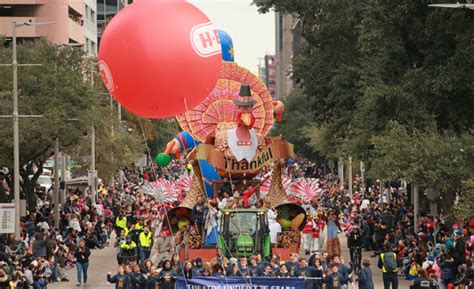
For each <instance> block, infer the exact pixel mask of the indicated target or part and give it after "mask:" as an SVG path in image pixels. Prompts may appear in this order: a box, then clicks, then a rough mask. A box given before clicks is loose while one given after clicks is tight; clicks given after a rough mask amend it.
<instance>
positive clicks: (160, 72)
mask: <svg viewBox="0 0 474 289" xmlns="http://www.w3.org/2000/svg"><path fill="white" fill-rule="evenodd" d="M137 31H139V32H140V33H137ZM158 48H159V49H158ZM131 55H133V57H130V56H131ZM98 67H99V70H100V74H101V77H102V80H103V82H104V85H105V87H106V88H107V90H108V91H109V93H110V94H111V95H112V96H113V97H114V98H115V99H116V100H117V101H118V102H119V103H120V104H122V106H124V107H125V108H126V109H127V110H128V111H130V112H132V113H134V114H136V115H138V116H141V117H148V118H166V117H171V116H175V117H176V120H177V122H178V123H179V125H180V126H181V128H182V130H183V131H182V132H180V133H179V134H178V135H177V136H176V138H175V139H173V140H171V141H170V142H169V143H168V145H167V147H166V150H165V153H164V154H161V155H159V156H158V157H157V161H158V162H159V163H160V164H161V165H162V166H165V165H166V163H167V162H169V155H173V154H174V155H176V156H177V157H180V158H183V159H185V160H187V161H188V162H189V163H191V164H192V167H193V178H192V180H191V181H190V186H189V190H187V191H186V196H185V198H184V199H182V200H181V201H180V203H179V205H178V206H176V207H173V208H171V209H170V210H169V211H168V213H167V214H166V218H165V220H164V222H163V225H164V226H165V227H167V229H168V231H170V232H172V233H174V234H176V235H177V236H176V237H177V238H176V239H178V240H179V239H180V238H181V241H183V242H184V244H185V247H186V248H187V250H182V251H183V252H184V251H187V255H186V256H183V257H186V258H194V257H197V256H199V257H201V258H202V259H204V260H209V259H210V258H211V257H214V256H215V253H216V251H215V248H216V247H220V248H221V249H223V252H225V254H226V255H228V256H230V255H241V254H242V251H241V250H242V249H243V254H244V255H246V256H247V254H256V253H260V254H262V257H268V256H269V255H271V254H276V253H279V254H280V255H281V256H282V257H283V258H285V257H287V255H288V253H289V252H290V251H296V250H297V248H298V243H299V236H300V234H299V230H301V229H302V227H303V226H304V225H305V220H306V214H305V210H304V209H303V208H302V207H301V206H300V205H299V204H298V202H295V201H293V200H292V199H291V198H289V197H288V194H287V189H288V186H286V185H285V184H284V182H283V181H282V178H283V177H282V168H283V167H284V161H285V160H286V159H288V158H292V157H294V153H293V146H292V145H291V144H289V143H287V142H286V141H285V140H283V139H282V138H281V137H270V136H269V132H270V130H271V129H272V127H273V124H274V121H275V118H277V119H281V114H282V112H283V109H284V106H283V104H282V102H278V101H273V100H272V97H271V95H270V94H269V92H268V90H267V87H266V86H265V84H264V83H263V82H262V81H261V80H260V79H259V78H258V77H257V76H256V75H255V74H253V73H251V72H250V71H249V70H247V69H245V68H243V67H241V66H239V65H238V64H236V63H235V62H233V46H232V40H231V39H230V37H229V36H228V35H227V34H226V33H224V32H223V31H219V30H215V29H214V27H213V25H212V23H211V22H210V20H209V19H208V18H207V16H206V15H204V14H203V13H202V12H201V11H200V10H199V9H197V8H196V7H195V6H193V5H192V4H190V3H188V2H186V1H137V2H136V3H133V4H131V5H129V6H127V7H126V9H123V10H122V11H121V12H120V13H119V14H118V15H117V16H116V17H114V19H112V21H111V22H110V23H109V24H108V25H107V28H106V29H105V31H104V33H103V35H102V39H101V45H100V48H99V63H98ZM160 164H159V165H160ZM262 175H263V176H266V177H263V176H262ZM226 182H230V184H231V188H232V192H231V196H232V197H231V198H229V199H233V201H232V202H230V204H229V207H225V208H224V209H223V217H221V221H220V226H219V223H218V222H217V220H214V222H211V223H212V224H211V226H208V227H207V228H206V232H205V234H204V232H193V230H192V229H190V228H193V227H194V225H195V220H194V219H193V217H192V213H191V211H192V209H193V208H194V207H195V205H196V204H197V203H198V202H199V201H200V200H201V199H204V200H209V199H213V198H214V199H217V197H221V198H222V196H219V192H220V189H221V187H222V186H223V185H224V184H225V183H226ZM264 186H266V188H265V191H264V192H263V194H260V188H261V187H264ZM162 187H163V186H160V185H156V187H149V188H148V189H149V190H157V191H160V190H162ZM178 199H179V198H178ZM172 200H174V198H172ZM209 204H211V206H212V207H217V204H216V201H215V200H214V201H211V202H209ZM262 204H263V205H262ZM257 205H258V207H259V208H258V209H253V207H257ZM216 210H217V209H216ZM269 210H275V211H276V212H277V216H276V219H277V221H278V222H279V223H280V224H281V227H282V228H283V231H282V233H281V234H280V236H279V238H278V242H277V245H276V246H275V247H273V248H270V244H269V226H270V225H269V219H268V217H267V215H268V214H267V213H268V212H269ZM244 214H245V215H246V216H249V217H246V218H244V219H242V220H241V221H245V222H249V220H250V224H247V225H249V226H247V227H248V230H246V231H245V232H244V231H243V230H242V229H243V226H239V225H237V226H235V227H237V232H233V230H231V227H232V218H235V219H237V218H240V217H241V216H243V215H244ZM215 215H217V214H215ZM232 216H234V217H232ZM257 219H258V220H259V221H255V220H257ZM252 220H254V221H255V222H254V221H252ZM270 221H274V218H273V217H272V219H271V220H270ZM184 230H188V233H186V234H184ZM183 239H184V240H183ZM237 253H238V254H237Z"/></svg>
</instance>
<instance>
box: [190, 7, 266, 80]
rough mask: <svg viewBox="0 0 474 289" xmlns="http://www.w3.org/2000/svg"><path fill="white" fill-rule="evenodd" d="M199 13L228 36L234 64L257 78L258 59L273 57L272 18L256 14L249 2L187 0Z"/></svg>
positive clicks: (255, 9)
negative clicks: (232, 47) (266, 56)
mask: <svg viewBox="0 0 474 289" xmlns="http://www.w3.org/2000/svg"><path fill="white" fill-rule="evenodd" d="M188 2H191V3H193V4H194V5H196V6H197V7H198V8H199V9H201V11H203V12H204V13H205V14H206V15H207V16H208V17H209V19H211V21H212V22H213V23H214V27H215V28H217V29H221V30H224V31H226V32H227V33H229V35H230V36H231V37H232V40H233V42H234V52H235V61H236V62H237V63H238V64H239V65H240V66H243V67H245V68H247V69H249V70H250V71H252V72H254V73H255V74H257V65H258V59H259V58H263V57H264V56H265V54H267V53H268V54H274V53H275V14H274V13H273V12H271V13H267V14H259V13H258V11H257V7H256V6H255V5H250V4H251V3H252V1H251V0H188Z"/></svg>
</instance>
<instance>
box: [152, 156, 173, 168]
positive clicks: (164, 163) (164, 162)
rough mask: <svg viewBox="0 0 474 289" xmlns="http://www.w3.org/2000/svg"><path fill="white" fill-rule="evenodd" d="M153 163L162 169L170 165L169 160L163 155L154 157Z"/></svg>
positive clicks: (168, 157)
mask: <svg viewBox="0 0 474 289" xmlns="http://www.w3.org/2000/svg"><path fill="white" fill-rule="evenodd" d="M155 161H156V164H157V165H158V166H159V167H161V168H164V167H166V166H167V165H168V164H169V163H170V161H171V158H170V156H169V155H167V154H165V153H159V154H157V155H156V158H155Z"/></svg>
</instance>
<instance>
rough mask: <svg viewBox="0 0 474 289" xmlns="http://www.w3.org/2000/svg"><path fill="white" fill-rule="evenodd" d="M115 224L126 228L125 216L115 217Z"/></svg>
mask: <svg viewBox="0 0 474 289" xmlns="http://www.w3.org/2000/svg"><path fill="white" fill-rule="evenodd" d="M115 224H116V225H117V227H119V228H122V229H125V228H127V217H123V218H122V219H120V218H119V217H117V219H116V220H115Z"/></svg>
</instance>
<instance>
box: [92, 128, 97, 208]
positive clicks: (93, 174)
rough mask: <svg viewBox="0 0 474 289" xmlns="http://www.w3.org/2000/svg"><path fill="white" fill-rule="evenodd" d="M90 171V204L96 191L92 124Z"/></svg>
mask: <svg viewBox="0 0 474 289" xmlns="http://www.w3.org/2000/svg"><path fill="white" fill-rule="evenodd" d="M91 171H92V182H91V199H92V204H93V205H95V195H96V191H97V185H96V183H95V127H94V126H92V132H91Z"/></svg>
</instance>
